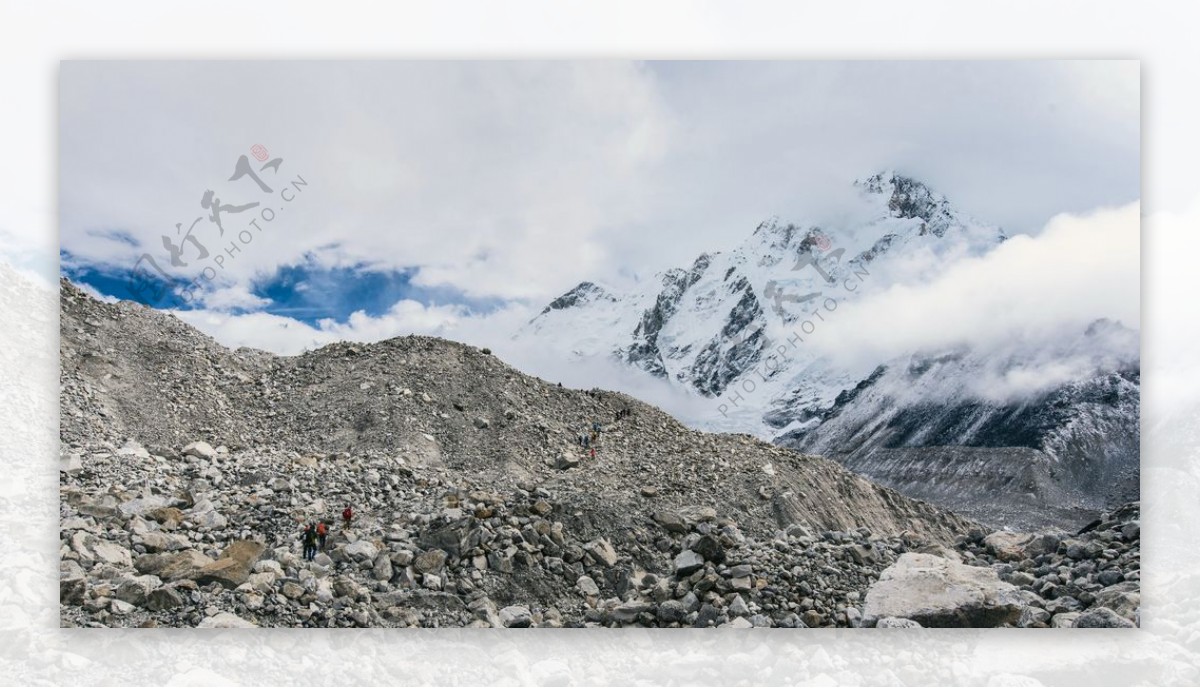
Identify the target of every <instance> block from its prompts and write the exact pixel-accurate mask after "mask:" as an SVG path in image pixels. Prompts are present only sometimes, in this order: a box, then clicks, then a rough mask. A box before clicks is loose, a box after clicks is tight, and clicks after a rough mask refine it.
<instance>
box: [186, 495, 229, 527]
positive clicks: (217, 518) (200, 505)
mask: <svg viewBox="0 0 1200 688" xmlns="http://www.w3.org/2000/svg"><path fill="white" fill-rule="evenodd" d="M186 518H187V520H188V521H191V522H192V524H194V525H195V526H196V527H197V528H207V529H210V530H218V529H220V528H224V527H225V526H227V525H229V520H228V519H227V518H225V516H224V515H223V514H222V513H221V512H219V511H217V509H216V507H215V506H213V503H212V502H210V501H209V500H207V499H202V500H200V501H198V502H196V504H195V505H193V506H192V508H191V509H189V510H188V511H187V513H186Z"/></svg>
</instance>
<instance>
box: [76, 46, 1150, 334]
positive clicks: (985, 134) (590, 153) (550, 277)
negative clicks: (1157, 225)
mask: <svg viewBox="0 0 1200 688" xmlns="http://www.w3.org/2000/svg"><path fill="white" fill-rule="evenodd" d="M1139 88H1140V84H1139V78H1138V65H1137V63H1136V62H1107V63H1105V62H1088V63H1081V62H1029V61H1023V62H993V63H972V62H930V63H921V62H915V63H914V62H887V63H884V62H842V63H838V62H773V63H755V62H730V63H713V62H696V63H689V62H663V63H653V62H652V63H639V62H626V61H581V62H569V61H560V62H486V63H477V62H297V63H287V62H159V63H155V62H67V63H64V64H63V66H62V71H61V103H60V114H61V119H60V138H61V141H60V155H61V159H60V170H61V185H60V198H59V201H60V208H59V211H60V222H61V253H60V258H61V262H62V271H63V273H64V274H65V275H67V276H69V277H70V278H72V279H75V280H77V281H79V282H81V283H83V284H86V285H88V286H89V287H91V288H93V289H95V290H96V291H97V292H99V293H102V294H105V295H108V296H113V297H118V298H127V297H128V296H129V294H128V292H127V290H126V289H125V287H124V285H125V284H126V282H127V276H128V274H129V270H130V268H131V267H132V266H133V265H134V264H135V262H136V261H137V260H138V258H139V257H141V256H143V255H147V254H148V255H151V256H155V257H156V260H157V264H158V266H159V267H161V268H162V269H163V270H164V272H166V273H167V274H168V278H169V279H171V280H175V281H177V283H182V284H186V283H187V282H189V281H192V280H197V279H198V280H199V283H200V284H201V288H200V289H199V290H198V291H197V292H196V293H197V294H198V295H200V298H197V299H195V300H193V301H191V302H189V303H187V304H186V305H183V306H180V304H179V302H178V301H177V302H176V304H175V306H174V307H176V308H181V309H185V310H186V312H185V313H182V315H181V317H186V318H187V319H189V321H190V322H192V323H193V324H196V325H197V326H200V327H201V328H202V329H205V330H206V331H208V332H209V333H210V334H212V335H213V336H215V337H217V338H218V339H219V340H221V341H223V342H225V343H227V344H230V345H253V346H259V347H262V348H267V349H271V350H276V351H281V352H294V351H297V350H300V349H302V348H304V347H308V346H312V345H314V344H318V343H321V342H324V341H330V340H332V339H333V338H362V339H371V338H381V337H384V336H390V335H392V334H404V333H407V332H428V333H433V334H440V335H444V336H449V337H453V338H458V339H463V340H471V339H472V338H474V339H484V340H489V341H490V340H494V339H495V336H496V333H497V332H504V331H511V330H512V329H513V328H515V327H517V326H519V325H520V324H522V323H524V322H526V321H527V320H528V319H529V318H530V317H532V315H535V314H536V313H537V312H538V311H539V310H540V309H541V308H542V307H543V306H544V305H545V304H546V303H547V302H548V301H550V300H551V299H553V298H554V297H556V296H557V295H559V294H561V293H562V292H564V291H566V290H568V289H570V288H572V287H573V286H574V285H575V284H577V283H579V282H580V281H583V280H592V281H598V282H605V283H609V284H613V285H617V286H623V287H628V286H630V285H632V284H634V283H636V282H637V281H639V280H646V279H652V278H653V275H654V274H655V273H656V272H658V271H661V270H664V269H667V268H670V267H674V266H678V265H686V264H690V263H691V261H692V260H693V259H694V258H695V256H696V255H697V254H699V253H701V252H703V251H712V250H721V249H724V248H728V247H730V246H732V245H735V244H737V243H738V242H740V241H741V239H742V238H743V237H745V236H746V235H747V234H749V232H751V231H752V230H753V228H754V227H755V226H756V225H757V224H758V223H759V222H760V221H762V220H763V219H765V218H767V217H771V216H779V217H781V218H783V219H785V220H788V221H797V222H803V221H813V222H821V221H822V220H823V219H824V218H826V217H827V216H829V215H830V214H831V213H836V212H838V209H839V207H841V206H842V200H843V199H844V197H845V195H846V194H848V193H850V188H851V186H850V184H851V182H852V181H853V180H854V179H856V178H861V177H865V176H867V175H869V174H871V173H873V172H875V171H878V170H881V169H897V170H899V171H902V172H905V173H908V174H911V175H913V176H916V177H918V178H920V179H922V180H924V181H926V182H927V183H929V184H930V185H931V186H933V187H934V188H936V189H938V190H940V191H942V192H944V193H946V194H947V196H949V197H950V198H951V199H952V201H954V202H955V203H956V204H957V205H958V206H959V207H960V208H962V209H963V210H965V211H966V212H968V213H970V214H972V215H975V216H977V217H979V218H981V219H983V220H986V221H988V222H992V223H995V224H999V225H1001V226H1003V227H1004V228H1005V229H1006V231H1008V232H1009V233H1010V234H1020V233H1028V234H1036V233H1038V232H1039V231H1040V230H1041V228H1042V227H1043V226H1044V225H1045V224H1046V223H1047V222H1048V221H1049V220H1050V219H1051V218H1052V217H1054V216H1055V215H1057V214H1059V213H1063V212H1073V213H1085V212H1089V211H1092V210H1094V209H1096V208H1099V207H1113V206H1119V205H1123V204H1127V203H1129V202H1131V201H1135V200H1137V199H1138V197H1139V189H1140V169H1139V155H1140V149H1139V140H1140V113H1139V109H1138V92H1139ZM256 146H259V148H256ZM256 153H258V154H261V155H262V160H259V159H258V158H257V157H256ZM243 157H244V159H245V162H242V163H239V161H240V160H241V159H242V158H243ZM272 162H274V165H273V166H272V165H271V164H269V163H272ZM239 164H240V166H239ZM254 177H257V178H258V180H259V181H261V184H260V183H258V182H256V181H255V179H254ZM268 188H269V189H270V190H269V191H267V190H266V189H268ZM208 192H212V193H211V195H210V194H209V193H208ZM206 196H209V197H210V200H211V197H215V198H216V199H218V204H219V205H221V206H225V207H226V209H225V211H224V212H223V221H222V224H223V226H224V231H220V230H219V229H218V228H217V226H216V224H215V223H214V222H212V221H211V218H210V213H211V204H209V206H210V207H208V208H206V207H204V205H205V200H204V199H205V198H206ZM197 220H198V222H197V224H195V225H194V226H193V225H192V224H191V223H193V222H195V221H197ZM177 226H178V227H177ZM189 227H193V232H194V233H195V237H196V239H197V242H198V244H200V245H203V247H204V250H205V251H207V252H208V257H207V258H206V259H204V260H201V259H199V257H198V256H199V255H200V252H199V249H198V248H197V246H195V245H188V244H185V243H183V239H182V237H183V236H184V231H185V230H186V229H187V228H189ZM164 236H165V237H167V238H168V239H170V240H171V241H173V242H175V244H176V245H177V247H178V249H179V250H180V253H179V257H180V258H181V261H180V262H181V263H186V265H177V266H172V265H171V263H170V261H169V257H170V256H169V254H168V253H167V251H166V250H165V248H164V243H163V237H164ZM222 255H224V256H225V257H224V258H222V259H221V260H220V262H219V263H218V262H214V261H215V260H216V259H217V258H219V257H221V256H222ZM142 265H143V267H144V266H145V265H146V263H145V262H143V263H142ZM141 300H143V301H147V300H150V299H149V298H147V297H142V299H141ZM159 305H161V304H159Z"/></svg>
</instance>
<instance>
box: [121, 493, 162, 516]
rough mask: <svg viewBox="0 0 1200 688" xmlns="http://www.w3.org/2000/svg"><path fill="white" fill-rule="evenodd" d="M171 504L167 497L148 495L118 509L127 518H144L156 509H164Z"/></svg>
mask: <svg viewBox="0 0 1200 688" xmlns="http://www.w3.org/2000/svg"><path fill="white" fill-rule="evenodd" d="M170 504H171V500H170V499H169V498H167V497H164V496H162V495H148V496H145V497H138V498H137V499H131V500H129V501H128V502H125V503H123V504H121V506H119V507H117V510H118V511H120V512H121V515H122V516H126V517H129V516H142V515H145V514H148V513H150V512H151V511H154V510H155V509H162V508H163V507H167V506H170Z"/></svg>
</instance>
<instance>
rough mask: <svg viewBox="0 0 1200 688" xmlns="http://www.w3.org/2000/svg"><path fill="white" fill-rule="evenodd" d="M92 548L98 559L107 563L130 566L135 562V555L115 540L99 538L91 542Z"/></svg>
mask: <svg viewBox="0 0 1200 688" xmlns="http://www.w3.org/2000/svg"><path fill="white" fill-rule="evenodd" d="M91 550H92V553H93V554H95V555H96V561H100V562H104V563H105V564H112V565H114V566H129V565H131V564H132V563H133V556H132V555H131V554H130V553H129V550H128V549H126V548H124V547H122V546H121V545H118V544H117V543H115V542H109V541H107V540H99V539H97V540H96V541H95V542H93V543H91Z"/></svg>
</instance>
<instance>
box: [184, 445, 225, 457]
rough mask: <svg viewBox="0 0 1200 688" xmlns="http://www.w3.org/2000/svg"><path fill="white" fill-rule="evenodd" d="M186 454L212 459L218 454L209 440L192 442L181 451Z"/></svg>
mask: <svg viewBox="0 0 1200 688" xmlns="http://www.w3.org/2000/svg"><path fill="white" fill-rule="evenodd" d="M181 453H182V454H183V455H184V456H195V457H199V458H201V459H211V458H213V457H214V456H216V455H217V450H216V449H213V448H212V445H211V444H209V443H208V442H204V441H199V442H192V443H191V444H189V445H187V446H186V447H184V448H183V452H181Z"/></svg>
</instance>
